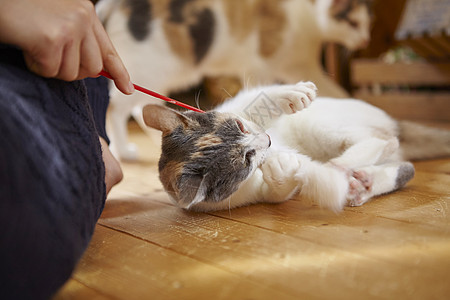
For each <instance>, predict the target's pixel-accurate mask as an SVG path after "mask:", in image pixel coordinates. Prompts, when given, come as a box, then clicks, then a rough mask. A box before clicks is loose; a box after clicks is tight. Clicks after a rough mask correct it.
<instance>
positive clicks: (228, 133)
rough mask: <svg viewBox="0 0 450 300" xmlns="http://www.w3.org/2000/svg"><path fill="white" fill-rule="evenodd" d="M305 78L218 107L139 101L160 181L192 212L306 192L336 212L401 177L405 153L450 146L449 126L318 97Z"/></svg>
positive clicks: (442, 152) (439, 151)
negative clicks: (153, 138) (156, 152)
mask: <svg viewBox="0 0 450 300" xmlns="http://www.w3.org/2000/svg"><path fill="white" fill-rule="evenodd" d="M315 96H316V87H315V85H314V84H313V83H311V82H300V83H298V84H295V85H274V86H267V87H263V88H257V89H253V90H249V91H243V92H241V93H240V94H238V95H237V96H236V97H235V98H233V99H231V100H230V101H228V102H226V103H224V104H223V105H221V106H220V107H218V108H217V109H216V110H215V111H210V112H206V113H196V112H184V113H180V112H176V111H174V110H172V109H169V108H166V107H164V106H159V105H148V106H145V107H144V110H143V116H144V120H145V123H146V124H147V125H148V126H151V127H152V128H155V129H158V130H160V131H162V133H163V138H162V154H161V158H160V161H159V172H160V179H161V182H162V184H163V186H164V188H165V190H166V191H167V193H168V194H169V195H170V197H171V199H172V200H173V201H174V202H175V203H176V204H177V205H179V206H180V207H183V208H186V209H192V210H198V211H211V210H222V209H229V208H233V207H237V206H242V205H248V204H251V203H258V202H272V203H277V202H282V201H286V200H289V199H293V198H297V197H306V198H309V199H311V200H313V201H314V202H316V203H318V204H319V205H320V206H322V207H326V208H330V209H332V210H334V211H339V210H340V209H342V208H343V207H344V206H345V205H346V204H349V205H362V204H363V203H365V202H367V201H368V200H369V199H371V198H372V197H373V196H377V195H380V194H385V193H389V192H392V191H394V190H397V189H399V188H401V187H402V186H404V185H405V184H406V183H407V182H408V181H409V180H410V179H411V178H413V176H414V167H413V165H412V164H411V163H409V162H407V161H406V160H409V159H419V158H430V157H438V156H448V155H450V132H449V131H445V130H438V129H433V128H427V127H423V126H419V125H416V124H411V123H408V122H396V121H395V120H393V119H392V118H390V117H389V116H388V115H387V114H386V113H384V112H383V111H381V110H380V109H378V108H376V107H374V106H371V105H369V104H367V103H365V102H363V101H359V100H355V99H345V100H335V99H329V98H318V99H316V100H315V101H313V100H314V98H315Z"/></svg>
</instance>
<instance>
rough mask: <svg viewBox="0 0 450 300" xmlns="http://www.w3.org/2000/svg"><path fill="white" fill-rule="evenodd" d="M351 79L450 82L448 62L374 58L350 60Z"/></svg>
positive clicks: (423, 83) (366, 82) (397, 82)
mask: <svg viewBox="0 0 450 300" xmlns="http://www.w3.org/2000/svg"><path fill="white" fill-rule="evenodd" d="M351 71H352V72H351V81H352V83H353V84H354V85H357V86H359V85H372V84H392V85H402V84H403V85H421V86H427V85H432V86H442V85H444V86H446V85H449V84H450V63H448V62H442V63H428V62H414V63H409V64H408V63H393V64H386V63H382V62H380V61H379V60H376V59H375V60H374V59H355V60H353V61H352V67H351Z"/></svg>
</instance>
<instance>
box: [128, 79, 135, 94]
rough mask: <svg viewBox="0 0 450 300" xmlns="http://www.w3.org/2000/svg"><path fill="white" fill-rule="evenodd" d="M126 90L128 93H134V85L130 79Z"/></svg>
mask: <svg viewBox="0 0 450 300" xmlns="http://www.w3.org/2000/svg"><path fill="white" fill-rule="evenodd" d="M128 92H129V93H130V94H132V93H134V85H133V83H132V82H131V81H130V82H129V83H128Z"/></svg>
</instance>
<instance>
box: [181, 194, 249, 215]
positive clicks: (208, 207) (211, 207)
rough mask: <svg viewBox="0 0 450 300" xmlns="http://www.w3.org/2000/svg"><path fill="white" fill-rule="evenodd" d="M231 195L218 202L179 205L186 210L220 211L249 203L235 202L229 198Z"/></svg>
mask: <svg viewBox="0 0 450 300" xmlns="http://www.w3.org/2000/svg"><path fill="white" fill-rule="evenodd" d="M231 199H232V197H228V198H227V199H225V200H222V201H220V202H199V203H196V204H194V205H191V206H189V207H188V208H187V207H180V208H183V209H185V210H188V211H195V212H211V211H220V210H230V209H232V208H236V207H239V206H244V205H248V204H250V203H245V202H244V203H236V202H235V201H232V200H231Z"/></svg>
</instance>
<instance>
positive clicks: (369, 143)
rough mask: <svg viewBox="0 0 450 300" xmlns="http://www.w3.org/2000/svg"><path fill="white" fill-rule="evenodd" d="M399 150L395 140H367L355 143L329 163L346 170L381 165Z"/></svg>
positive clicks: (373, 138)
mask: <svg viewBox="0 0 450 300" xmlns="http://www.w3.org/2000/svg"><path fill="white" fill-rule="evenodd" d="M398 149H399V142H398V139H397V138H395V137H394V138H390V139H380V138H375V137H372V138H368V139H364V140H362V141H360V142H357V143H355V144H354V145H352V146H350V147H349V148H348V149H346V150H345V151H344V153H342V155H340V156H339V157H336V158H333V159H332V160H330V163H332V164H334V165H336V166H339V167H342V168H348V169H354V168H358V167H362V166H368V165H375V164H377V163H382V162H384V161H386V160H388V159H389V158H390V157H392V156H393V155H394V154H395V153H396V152H398Z"/></svg>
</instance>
